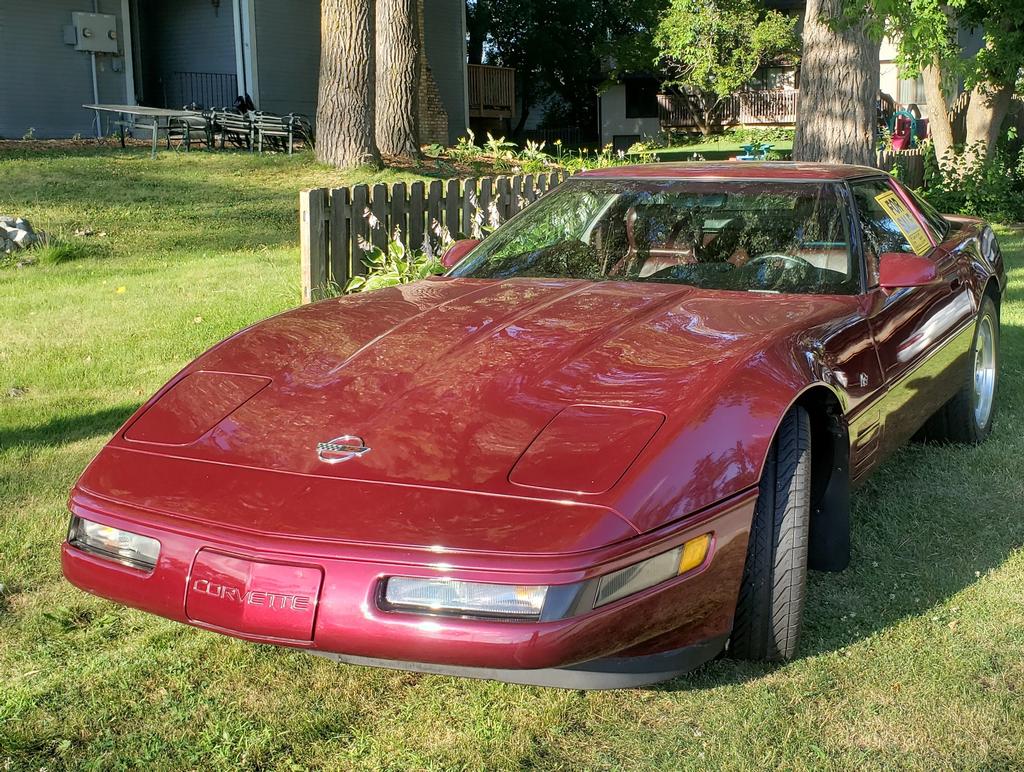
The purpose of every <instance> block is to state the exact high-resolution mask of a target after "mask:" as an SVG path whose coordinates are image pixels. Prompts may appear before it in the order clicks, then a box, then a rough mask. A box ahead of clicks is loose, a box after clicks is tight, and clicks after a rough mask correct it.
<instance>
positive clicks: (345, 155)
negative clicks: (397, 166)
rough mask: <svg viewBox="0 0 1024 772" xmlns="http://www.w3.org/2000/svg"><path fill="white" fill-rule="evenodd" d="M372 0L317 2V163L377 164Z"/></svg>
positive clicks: (348, 165) (343, 164)
mask: <svg viewBox="0 0 1024 772" xmlns="http://www.w3.org/2000/svg"><path fill="white" fill-rule="evenodd" d="M375 15H376V14H375V9H374V0H322V2H321V3H320V88H319V94H318V103H317V109H316V128H317V142H316V155H317V159H318V160H320V161H323V162H324V163H328V164H331V165H332V166H341V167H350V166H358V165H359V164H364V163H372V164H377V163H379V162H380V153H379V152H378V151H377V143H376V140H375V133H376V128H375V121H374V109H375V101H376V100H375V94H374V92H375V84H374V70H375V69H376V68H375V53H374V49H375V48H376V46H375V30H374V27H375V24H374V21H375Z"/></svg>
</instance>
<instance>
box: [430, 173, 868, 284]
mask: <svg viewBox="0 0 1024 772" xmlns="http://www.w3.org/2000/svg"><path fill="white" fill-rule="evenodd" d="M843 212H844V207H843V205H842V200H841V199H840V197H839V192H838V190H837V187H836V185H834V184H832V183H822V182H782V181H780V182H772V181H758V182H754V181H748V180H737V181H733V182H728V181H726V182H723V181H713V182H712V181H708V182H702V181H698V180H652V181H647V180H642V181H641V180H602V179H585V178H582V179H575V180H569V181H567V182H565V183H563V184H561V185H559V186H558V187H557V188H555V190H554V191H552V192H551V193H549V194H548V195H546V196H544V198H542V199H540V200H539V201H538V202H537V203H535V204H532V205H531V206H530V207H529V208H528V209H526V210H525V211H524V212H523V213H522V214H521V215H520V216H518V217H517V218H515V219H514V220H512V221H511V222H509V223H508V224H507V225H505V226H503V227H501V228H499V229H498V230H497V231H495V232H494V233H493V234H492V235H491V236H489V237H487V238H486V239H485V240H484V241H483V242H482V243H481V244H480V246H478V247H477V248H476V249H474V250H473V251H472V252H470V253H469V255H467V256H466V258H465V259H464V260H463V261H462V262H460V263H459V264H458V265H457V266H456V267H455V268H454V269H453V270H452V271H451V274H450V275H452V276H466V277H474V278H485V279H505V278H512V277H534V278H560V279H561V278H566V279H589V280H591V281H607V280H611V281H638V282H645V281H646V282H665V283H674V284H690V285H694V286H697V287H701V288H705V289H726V290H748V291H762V292H790V293H827V294H855V293H857V292H859V291H860V275H859V273H860V272H859V266H858V262H857V261H856V260H854V259H853V256H852V252H851V250H850V240H849V236H848V226H847V222H846V217H845V216H844V215H843Z"/></svg>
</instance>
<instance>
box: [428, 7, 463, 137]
mask: <svg viewBox="0 0 1024 772" xmlns="http://www.w3.org/2000/svg"><path fill="white" fill-rule="evenodd" d="M423 33H424V37H425V38H426V49H427V61H428V62H429V64H430V69H431V72H432V73H433V75H434V80H435V81H436V82H437V90H438V91H439V92H440V94H441V101H442V102H443V103H444V108H445V110H446V111H447V112H448V141H449V142H451V143H454V142H455V140H457V139H458V138H459V137H462V136H465V134H466V127H468V126H469V105H468V103H467V101H466V99H467V91H466V89H467V85H466V5H465V3H464V2H463V0H423Z"/></svg>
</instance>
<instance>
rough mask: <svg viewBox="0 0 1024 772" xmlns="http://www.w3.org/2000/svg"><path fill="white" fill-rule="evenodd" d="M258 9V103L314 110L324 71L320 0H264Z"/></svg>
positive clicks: (290, 110) (289, 110)
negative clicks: (321, 62) (319, 83)
mask: <svg viewBox="0 0 1024 772" xmlns="http://www.w3.org/2000/svg"><path fill="white" fill-rule="evenodd" d="M253 11H254V15H255V20H256V24H255V32H254V33H253V37H254V38H255V45H256V79H257V84H258V87H259V108H260V109H261V110H266V111H267V112H272V113H282V114H283V113H303V114H305V115H309V116H313V115H315V114H316V101H317V80H318V78H319V76H320V2H319V0H259V1H258V2H256V4H255V6H254V7H253Z"/></svg>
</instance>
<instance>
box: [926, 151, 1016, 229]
mask: <svg viewBox="0 0 1024 772" xmlns="http://www.w3.org/2000/svg"><path fill="white" fill-rule="evenodd" d="M1008 139H1012V138H1008ZM974 155H977V154H972V153H959V154H957V155H955V156H952V157H947V158H946V159H944V160H943V162H942V163H941V164H940V163H939V162H938V160H937V159H936V157H935V151H934V149H933V148H932V147H931V146H930V144H929V145H928V146H926V148H925V157H924V164H925V179H924V181H925V185H924V189H923V190H921V191H919V192H920V193H921V194H922V195H923V196H924V197H925V198H926V199H927V200H928V202H929V203H930V204H931V205H932V206H934V207H935V208H936V209H938V210H939V211H940V212H946V213H947V214H964V215H971V216H974V217H983V218H985V219H986V220H995V221H998V222H1021V221H1024V155H1022V154H1021V153H1020V151H1019V150H1015V149H1014V148H1013V147H1012V144H1011V143H1009V142H1006V141H1001V142H1000V143H999V144H998V145H997V146H996V147H995V148H994V149H993V150H992V151H991V152H990V153H989V154H988V156H987V157H985V158H984V159H983V160H981V161H976V162H973V163H972V162H971V161H969V160H967V159H968V158H969V157H972V156H974Z"/></svg>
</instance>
